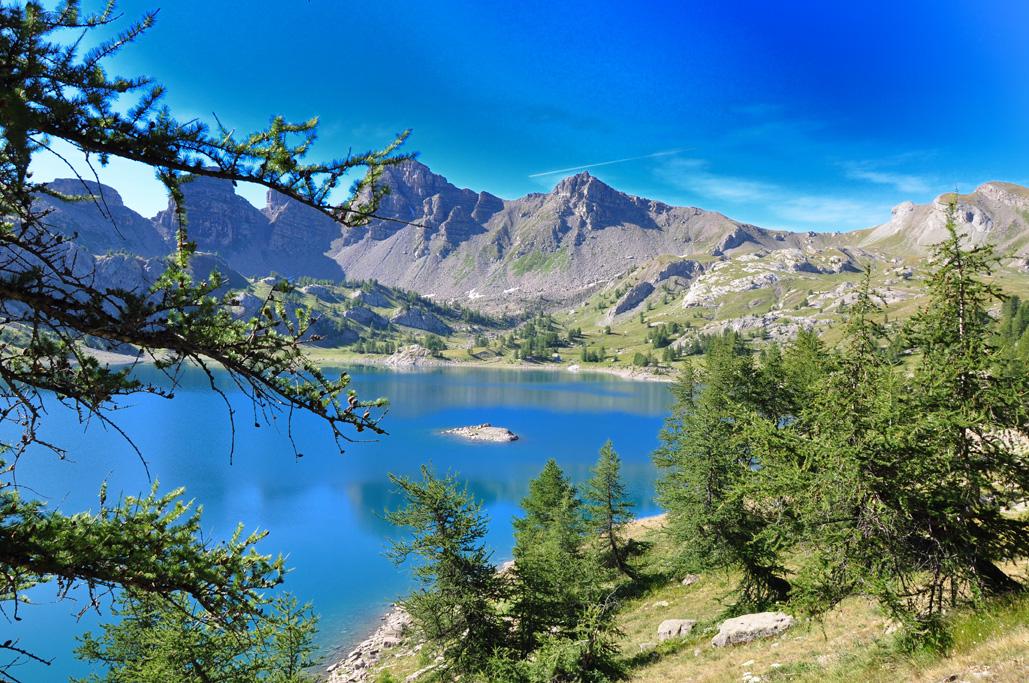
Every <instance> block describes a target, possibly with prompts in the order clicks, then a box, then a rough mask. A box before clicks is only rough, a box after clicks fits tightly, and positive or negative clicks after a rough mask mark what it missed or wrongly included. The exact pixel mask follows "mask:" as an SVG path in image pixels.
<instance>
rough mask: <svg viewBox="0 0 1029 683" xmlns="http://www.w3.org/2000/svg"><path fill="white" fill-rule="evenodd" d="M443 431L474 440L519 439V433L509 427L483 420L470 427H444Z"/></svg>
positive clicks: (502, 440)
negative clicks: (497, 425)
mask: <svg viewBox="0 0 1029 683" xmlns="http://www.w3.org/2000/svg"><path fill="white" fill-rule="evenodd" d="M443 433H444V434H450V435H452V436H460V437H461V438H463V439H471V440H472V441H491V442H494V443H507V442H509V441H517V440H518V435H517V434H515V433H514V432H512V431H511V430H510V429H508V428H507V427H494V426H493V425H491V424H490V423H489V422H483V423H482V424H481V425H472V426H469V427H455V428H453V429H444V430H443Z"/></svg>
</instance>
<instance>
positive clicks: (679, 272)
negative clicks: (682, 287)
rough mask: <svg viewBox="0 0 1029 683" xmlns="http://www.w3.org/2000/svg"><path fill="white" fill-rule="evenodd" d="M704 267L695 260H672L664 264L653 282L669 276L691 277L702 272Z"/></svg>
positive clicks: (661, 280)
mask: <svg viewBox="0 0 1029 683" xmlns="http://www.w3.org/2000/svg"><path fill="white" fill-rule="evenodd" d="M703 270H704V267H703V266H702V265H700V264H699V263H697V262H696V261H691V260H689V259H683V260H681V261H673V262H672V263H669V264H668V265H667V266H665V267H664V268H663V269H662V270H661V271H660V272H659V273H658V274H657V276H656V277H655V278H654V282H664V281H665V280H667V279H668V278H671V277H681V278H687V279H688V278H691V277H693V276H695V275H697V274H698V273H701V272H703Z"/></svg>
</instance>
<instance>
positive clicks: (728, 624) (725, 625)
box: [711, 612, 794, 647]
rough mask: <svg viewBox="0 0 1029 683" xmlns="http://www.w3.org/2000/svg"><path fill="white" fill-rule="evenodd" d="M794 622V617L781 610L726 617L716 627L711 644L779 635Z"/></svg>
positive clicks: (723, 643)
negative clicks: (715, 633)
mask: <svg viewBox="0 0 1029 683" xmlns="http://www.w3.org/2000/svg"><path fill="white" fill-rule="evenodd" d="M793 624H794V619H793V617H791V616H790V615H788V614H784V613H783V612H758V613H756V614H744V615H743V616H741V617H736V618H735V619H726V620H725V621H723V622H722V623H721V625H720V626H719V627H718V635H716V636H715V637H714V638H713V639H712V640H711V644H712V645H714V646H715V647H725V646H726V645H739V644H740V643H749V642H750V641H752V640H756V639H758V638H768V637H769V636H775V635H779V634H780V633H782V632H783V631H785V630H786V629H788V628H790V627H791V626H793Z"/></svg>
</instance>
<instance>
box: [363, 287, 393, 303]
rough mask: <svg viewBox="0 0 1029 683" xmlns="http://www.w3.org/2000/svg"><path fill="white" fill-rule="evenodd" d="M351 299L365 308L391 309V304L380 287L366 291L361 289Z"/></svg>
mask: <svg viewBox="0 0 1029 683" xmlns="http://www.w3.org/2000/svg"><path fill="white" fill-rule="evenodd" d="M353 299H354V301H356V302H358V303H362V304H364V305H365V306H374V307H375V308H391V307H392V306H393V302H392V301H391V300H390V298H389V296H387V295H386V292H385V290H383V288H382V287H373V288H371V289H369V290H367V291H366V290H363V289H362V290H361V291H359V292H357V293H356V294H354V296H353Z"/></svg>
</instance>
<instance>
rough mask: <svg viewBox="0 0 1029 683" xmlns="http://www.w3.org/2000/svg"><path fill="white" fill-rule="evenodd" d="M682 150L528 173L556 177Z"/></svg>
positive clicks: (532, 175)
mask: <svg viewBox="0 0 1029 683" xmlns="http://www.w3.org/2000/svg"><path fill="white" fill-rule="evenodd" d="M683 151H685V150H682V149H669V150H666V151H664V152H654V153H653V154H643V155H640V156H638V157H626V158H624V159H611V160H610V161H595V162H593V163H590V164H579V165H578V166H569V167H567V168H558V169H555V170H553V171H540V172H539V173H530V174H529V177H530V178H540V177H542V176H548V175H557V174H558V173H571V172H572V171H583V170H585V169H587V168H595V167H597V166H611V165H612V164H624V163H625V162H627V161H640V160H641V159H654V158H657V157H667V156H672V155H673V154H678V153H679V152H683Z"/></svg>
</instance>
